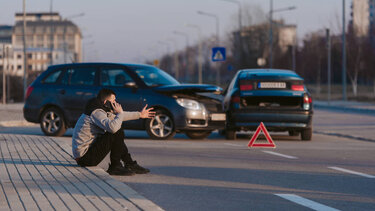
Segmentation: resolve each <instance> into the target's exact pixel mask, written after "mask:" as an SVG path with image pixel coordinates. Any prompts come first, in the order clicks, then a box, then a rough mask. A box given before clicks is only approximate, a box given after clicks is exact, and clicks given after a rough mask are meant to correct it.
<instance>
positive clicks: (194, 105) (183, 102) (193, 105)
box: [176, 98, 202, 110]
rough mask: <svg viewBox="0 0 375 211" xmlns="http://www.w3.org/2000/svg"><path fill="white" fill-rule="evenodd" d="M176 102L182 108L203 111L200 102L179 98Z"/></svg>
mask: <svg viewBox="0 0 375 211" xmlns="http://www.w3.org/2000/svg"><path fill="white" fill-rule="evenodd" d="M176 101H177V103H178V104H179V105H180V106H182V107H184V108H187V109H191V110H201V109H202V106H201V104H200V103H199V102H198V101H195V100H190V99H186V98H178V99H177V100H176Z"/></svg>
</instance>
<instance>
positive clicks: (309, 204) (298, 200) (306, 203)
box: [275, 194, 339, 211]
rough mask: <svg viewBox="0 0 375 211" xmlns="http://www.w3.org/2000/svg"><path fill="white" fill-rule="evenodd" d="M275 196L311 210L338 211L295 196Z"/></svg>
mask: <svg viewBox="0 0 375 211" xmlns="http://www.w3.org/2000/svg"><path fill="white" fill-rule="evenodd" d="M275 195H276V196H279V197H281V198H284V199H286V200H289V201H292V202H294V203H296V204H299V205H302V206H305V207H308V208H310V209H313V210H318V211H339V210H338V209H335V208H332V207H328V206H326V205H324V204H319V203H317V202H315V201H311V200H309V199H306V198H303V197H301V196H298V195H295V194H275Z"/></svg>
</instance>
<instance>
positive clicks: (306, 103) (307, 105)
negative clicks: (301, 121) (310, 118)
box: [303, 95, 312, 110]
mask: <svg viewBox="0 0 375 211" xmlns="http://www.w3.org/2000/svg"><path fill="white" fill-rule="evenodd" d="M311 103H312V98H311V97H310V96H308V95H305V96H304V97H303V109H305V110H309V109H310V107H311Z"/></svg>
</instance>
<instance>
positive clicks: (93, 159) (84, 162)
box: [77, 130, 134, 166]
mask: <svg viewBox="0 0 375 211" xmlns="http://www.w3.org/2000/svg"><path fill="white" fill-rule="evenodd" d="M124 139H125V135H124V131H123V130H119V131H117V132H116V133H108V132H106V133H104V134H103V135H100V136H98V137H97V138H96V139H95V141H94V143H93V144H91V146H90V147H89V149H88V151H87V152H86V153H85V154H84V155H83V156H82V157H81V158H79V159H78V161H77V163H78V165H80V166H96V165H98V164H99V163H100V162H101V161H102V160H103V159H104V158H105V156H106V155H107V154H108V153H109V152H111V154H110V157H111V165H114V166H115V165H120V164H121V163H120V160H123V161H124V162H125V163H133V162H134V161H133V160H132V158H131V156H130V154H129V152H128V148H127V147H126V145H125V142H124Z"/></svg>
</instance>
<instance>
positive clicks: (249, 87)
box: [240, 84, 253, 91]
mask: <svg viewBox="0 0 375 211" xmlns="http://www.w3.org/2000/svg"><path fill="white" fill-rule="evenodd" d="M252 89H253V85H252V84H246V85H240V90H241V91H248V90H252Z"/></svg>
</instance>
